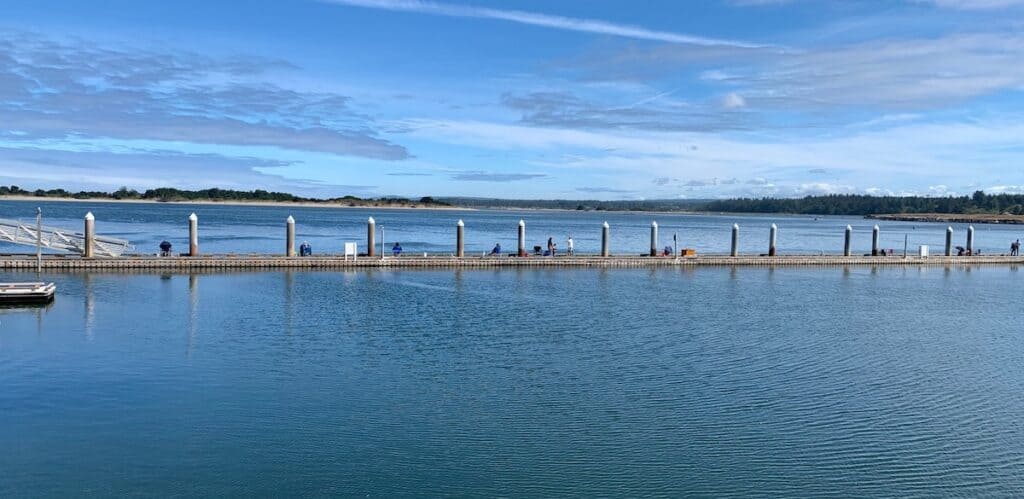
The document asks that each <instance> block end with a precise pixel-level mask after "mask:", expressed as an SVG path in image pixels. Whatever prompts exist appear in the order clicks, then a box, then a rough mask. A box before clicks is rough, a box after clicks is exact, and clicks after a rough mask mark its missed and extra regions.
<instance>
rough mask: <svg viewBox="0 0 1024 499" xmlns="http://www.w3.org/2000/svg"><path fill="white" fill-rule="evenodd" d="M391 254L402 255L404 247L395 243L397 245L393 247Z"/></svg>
mask: <svg viewBox="0 0 1024 499" xmlns="http://www.w3.org/2000/svg"><path fill="white" fill-rule="evenodd" d="M391 253H394V255H395V256H398V255H401V254H402V245H401V244H399V243H395V245H394V246H392V247H391Z"/></svg>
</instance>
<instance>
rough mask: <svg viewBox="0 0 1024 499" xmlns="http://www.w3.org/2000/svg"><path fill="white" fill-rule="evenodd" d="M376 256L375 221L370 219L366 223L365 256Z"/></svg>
mask: <svg viewBox="0 0 1024 499" xmlns="http://www.w3.org/2000/svg"><path fill="white" fill-rule="evenodd" d="M376 254H377V221H376V220H374V219H373V217H370V218H369V219H368V220H367V221H366V256H375V255H376Z"/></svg>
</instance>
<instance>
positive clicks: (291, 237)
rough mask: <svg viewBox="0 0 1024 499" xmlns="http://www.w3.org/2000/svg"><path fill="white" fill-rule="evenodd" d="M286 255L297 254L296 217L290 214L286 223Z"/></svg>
mask: <svg viewBox="0 0 1024 499" xmlns="http://www.w3.org/2000/svg"><path fill="white" fill-rule="evenodd" d="M284 239H285V244H284V256H295V218H293V217H292V216H291V215H288V219H287V220H285V223H284Z"/></svg>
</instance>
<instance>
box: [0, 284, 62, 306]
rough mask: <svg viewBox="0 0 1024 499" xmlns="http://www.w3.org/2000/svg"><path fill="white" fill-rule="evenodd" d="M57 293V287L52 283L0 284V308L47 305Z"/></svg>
mask: <svg viewBox="0 0 1024 499" xmlns="http://www.w3.org/2000/svg"><path fill="white" fill-rule="evenodd" d="M56 293H57V285H56V284H54V283H52V282H51V283H45V282H0V306H2V305H45V304H47V303H50V302H52V301H53V297H54V295H55V294H56Z"/></svg>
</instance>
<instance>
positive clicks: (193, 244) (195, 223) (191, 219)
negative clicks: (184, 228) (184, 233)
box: [188, 213, 199, 256]
mask: <svg viewBox="0 0 1024 499" xmlns="http://www.w3.org/2000/svg"><path fill="white" fill-rule="evenodd" d="M188 256H199V217H197V216H196V214H195V213H193V214H191V215H189V216H188Z"/></svg>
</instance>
